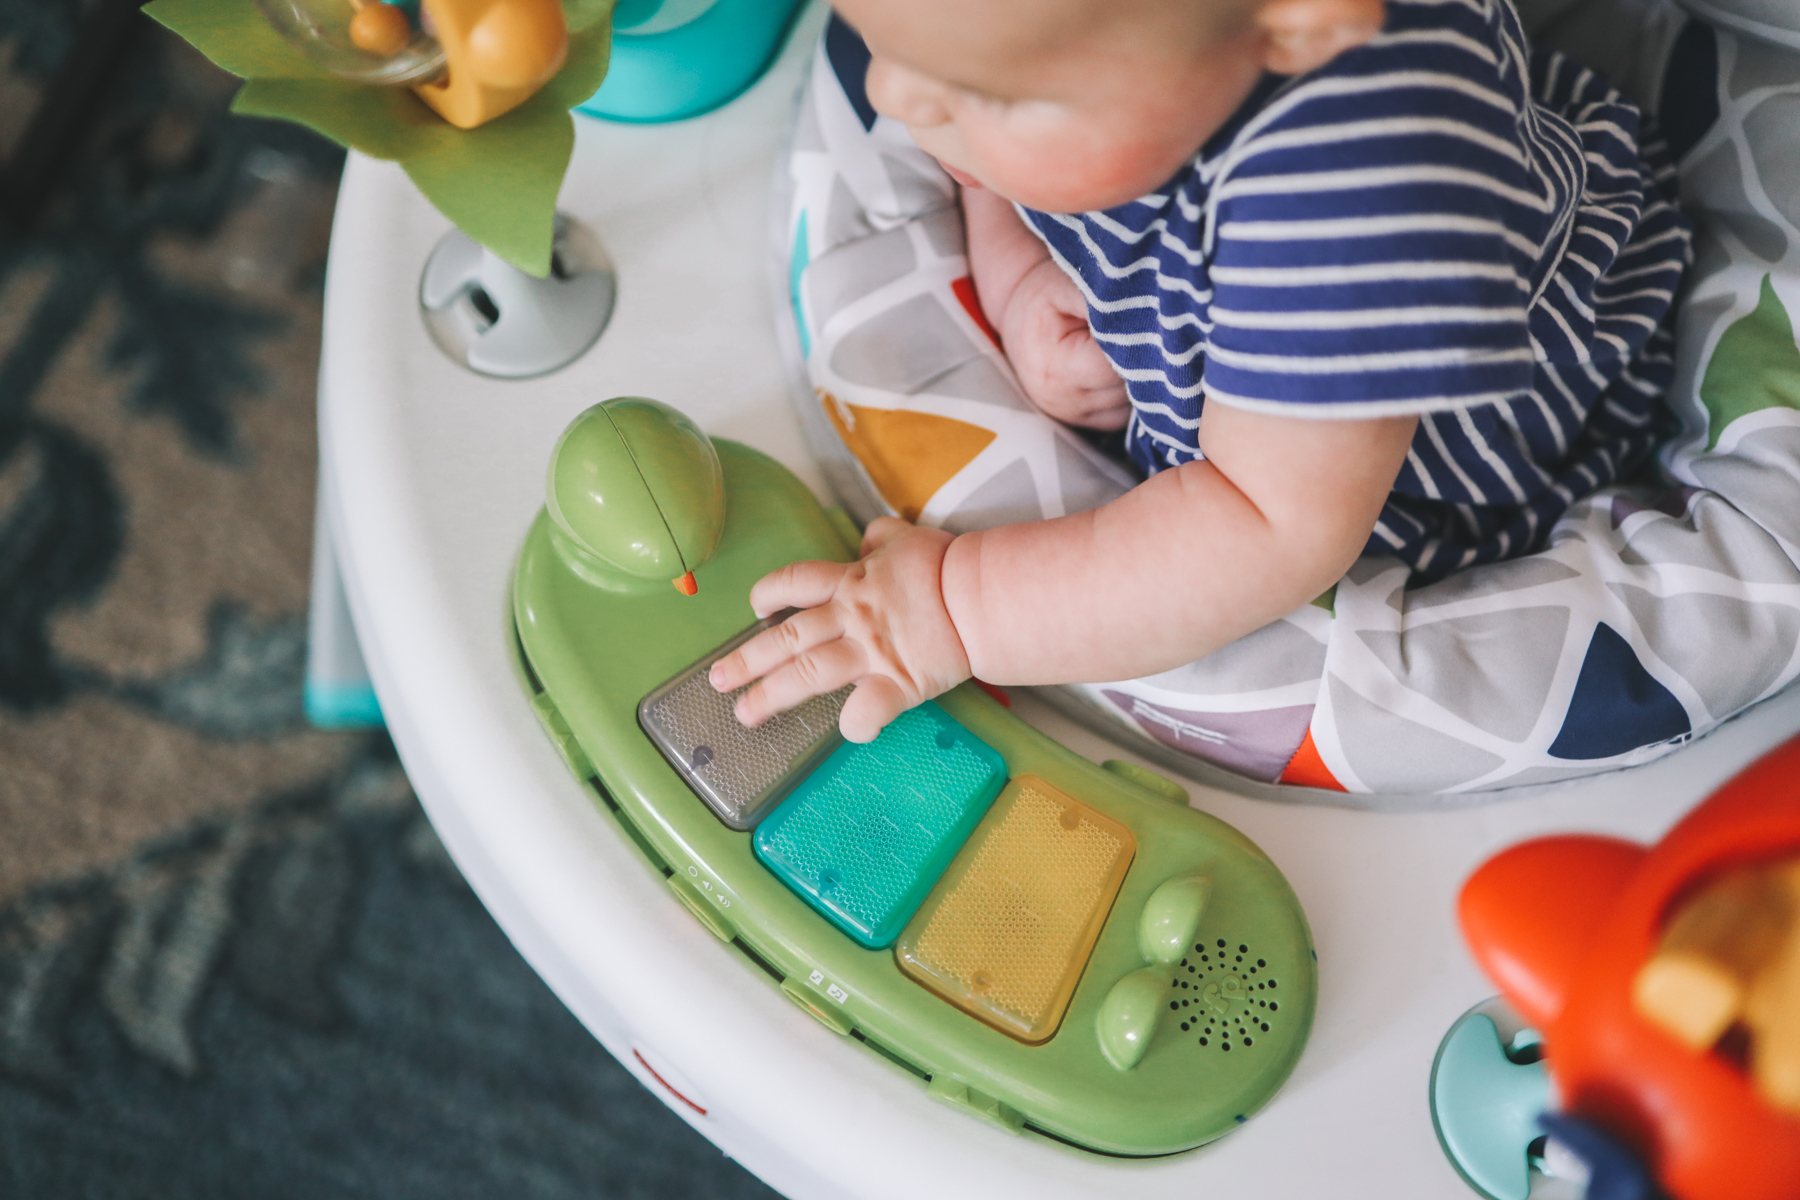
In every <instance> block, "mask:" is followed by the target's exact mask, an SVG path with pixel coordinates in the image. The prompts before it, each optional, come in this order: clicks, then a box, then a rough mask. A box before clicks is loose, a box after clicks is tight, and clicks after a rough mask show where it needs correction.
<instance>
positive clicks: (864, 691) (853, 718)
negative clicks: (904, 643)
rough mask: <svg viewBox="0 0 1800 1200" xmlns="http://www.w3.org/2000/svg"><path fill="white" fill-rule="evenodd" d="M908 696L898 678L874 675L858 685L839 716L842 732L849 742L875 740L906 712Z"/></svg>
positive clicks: (839, 727) (839, 729)
mask: <svg viewBox="0 0 1800 1200" xmlns="http://www.w3.org/2000/svg"><path fill="white" fill-rule="evenodd" d="M906 709H907V702H906V696H905V695H904V694H902V693H901V691H900V689H899V688H898V687H897V686H895V684H894V681H893V680H891V679H888V678H887V677H886V676H883V675H871V676H870V677H868V678H867V679H864V680H863V681H862V682H861V683H859V684H857V685H856V690H855V691H854V692H851V693H850V699H848V700H846V701H844V711H843V712H842V713H840V714H839V715H838V732H840V733H842V734H843V735H844V740H845V741H847V742H872V741H874V740H875V738H876V736H877V735H879V734H880V733H881V731H882V729H884V728H885V727H886V726H887V723H888V722H889V721H892V720H893V719H894V718H895V717H897V716H899V715H900V714H901V713H903V712H905V711H906Z"/></svg>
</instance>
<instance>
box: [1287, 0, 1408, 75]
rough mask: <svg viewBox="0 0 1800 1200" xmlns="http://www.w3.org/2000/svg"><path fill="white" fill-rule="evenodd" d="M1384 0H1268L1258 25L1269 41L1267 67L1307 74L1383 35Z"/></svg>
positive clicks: (1385, 4)
mask: <svg viewBox="0 0 1800 1200" xmlns="http://www.w3.org/2000/svg"><path fill="white" fill-rule="evenodd" d="M1386 19H1387V3H1386V0H1267V2H1266V3H1265V4H1263V6H1262V7H1261V8H1260V9H1258V10H1257V15H1256V23H1257V25H1258V26H1260V27H1261V29H1262V31H1263V33H1264V34H1266V35H1267V40H1266V41H1265V42H1264V44H1263V66H1265V67H1267V68H1268V69H1269V70H1270V71H1273V72H1274V73H1275V74H1277V75H1304V74H1306V73H1307V72H1308V71H1311V70H1313V69H1315V68H1317V67H1322V66H1324V65H1325V64H1326V63H1328V62H1330V61H1331V60H1332V59H1334V58H1336V57H1337V56H1338V55H1340V54H1342V53H1343V52H1344V51H1346V50H1351V49H1354V48H1355V47H1357V46H1360V45H1362V44H1363V43H1364V42H1366V41H1368V40H1369V39H1370V38H1372V37H1374V36H1375V35H1376V34H1377V33H1380V32H1381V26H1382V23H1383V22H1384V21H1385V20H1386Z"/></svg>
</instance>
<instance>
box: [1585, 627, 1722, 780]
mask: <svg viewBox="0 0 1800 1200" xmlns="http://www.w3.org/2000/svg"><path fill="white" fill-rule="evenodd" d="M1692 729H1693V725H1692V724H1690V723H1689V721H1688V715H1687V710H1686V709H1684V708H1683V707H1682V706H1681V701H1679V700H1677V699H1676V698H1675V695H1674V693H1673V692H1671V691H1669V689H1668V688H1666V687H1664V686H1663V685H1662V684H1660V683H1658V682H1657V681H1656V679H1655V677H1654V676H1652V675H1651V674H1650V672H1648V671H1646V670H1645V669H1644V664H1643V663H1641V662H1639V661H1638V658H1637V655H1636V654H1634V653H1633V652H1632V649H1631V644H1630V643H1629V642H1627V641H1626V640H1625V639H1624V638H1622V637H1620V636H1619V634H1618V633H1617V632H1616V631H1615V630H1614V629H1613V628H1612V627H1611V626H1609V625H1596V626H1595V627H1594V637H1593V640H1592V641H1590V642H1588V648H1587V657H1586V658H1585V659H1583V660H1582V663H1581V675H1580V677H1579V678H1577V679H1576V681H1575V694H1574V695H1573V696H1572V697H1570V698H1569V711H1568V714H1567V715H1566V716H1564V717H1563V726H1562V730H1561V732H1559V733H1558V734H1557V735H1556V741H1554V742H1552V743H1551V745H1550V756H1551V757H1552V758H1567V759H1593V758H1611V757H1613V756H1614V755H1617V754H1624V753H1625V752H1626V751H1628V750H1636V749H1637V748H1638V747H1639V746H1648V745H1650V744H1651V743H1653V742H1666V741H1668V740H1669V739H1670V738H1674V737H1680V736H1681V735H1682V734H1684V733H1688V732H1690V731H1691V730H1692Z"/></svg>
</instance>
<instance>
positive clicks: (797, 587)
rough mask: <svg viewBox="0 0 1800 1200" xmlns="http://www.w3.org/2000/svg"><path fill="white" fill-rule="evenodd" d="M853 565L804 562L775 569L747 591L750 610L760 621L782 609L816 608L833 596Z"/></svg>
mask: <svg viewBox="0 0 1800 1200" xmlns="http://www.w3.org/2000/svg"><path fill="white" fill-rule="evenodd" d="M855 565H856V564H854V563H840V562H821V561H820V560H818V559H805V560H803V561H801V562H794V563H789V564H788V565H787V566H785V567H778V568H776V569H775V570H773V571H770V572H769V573H768V574H767V575H764V576H763V577H762V578H761V579H759V580H757V581H756V582H755V584H753V585H752V586H751V588H750V608H751V609H752V611H754V612H755V613H756V615H757V617H758V618H759V619H760V618H762V617H766V616H768V615H769V614H771V613H778V612H780V611H781V610H782V609H784V608H817V607H818V606H819V605H821V604H823V603H825V602H826V601H827V600H829V599H831V598H832V596H834V595H836V594H837V589H838V584H840V583H842V582H843V579H844V574H845V572H847V571H849V570H850V568H851V567H853V566H855Z"/></svg>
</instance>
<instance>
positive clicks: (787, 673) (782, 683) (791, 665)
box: [733, 639, 874, 736]
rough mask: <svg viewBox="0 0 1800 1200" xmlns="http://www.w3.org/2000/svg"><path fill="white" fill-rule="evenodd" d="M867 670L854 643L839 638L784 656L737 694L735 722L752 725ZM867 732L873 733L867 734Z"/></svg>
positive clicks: (835, 687)
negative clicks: (780, 663) (803, 652)
mask: <svg viewBox="0 0 1800 1200" xmlns="http://www.w3.org/2000/svg"><path fill="white" fill-rule="evenodd" d="M866 670H867V663H866V662H865V660H864V658H863V655H862V653H861V651H860V650H858V649H857V647H856V646H855V645H854V644H853V643H851V642H847V641H844V640H842V639H839V640H837V641H833V642H827V643H825V644H824V645H823V646H820V647H818V648H816V649H814V650H810V651H808V652H807V653H805V654H800V655H797V656H795V657H794V658H792V659H790V660H788V661H787V662H786V663H784V664H782V665H781V666H779V667H777V668H776V669H775V670H773V671H770V672H769V673H768V674H767V675H764V676H763V677H762V678H761V679H759V680H757V682H756V683H754V684H752V685H751V687H750V688H749V690H747V691H746V692H745V693H744V694H743V695H742V696H739V697H738V701H737V705H736V707H735V708H734V710H733V711H734V712H735V713H736V714H737V719H738V723H739V724H741V725H743V726H744V727H745V728H747V729H755V728H756V727H757V726H758V725H761V724H762V723H763V722H764V721H766V720H768V719H769V718H770V717H772V716H774V715H775V714H776V713H778V712H783V711H785V710H787V709H790V708H793V707H794V706H795V705H797V704H800V703H802V702H804V701H806V700H809V699H811V698H812V697H814V696H822V695H824V694H826V693H827V692H835V691H837V690H838V689H839V688H841V687H843V686H844V685H845V684H848V683H851V682H853V681H855V680H856V679H857V678H859V677H860V676H862V675H863V674H864V673H865V672H866ZM870 736H874V735H873V734H871V735H870Z"/></svg>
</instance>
